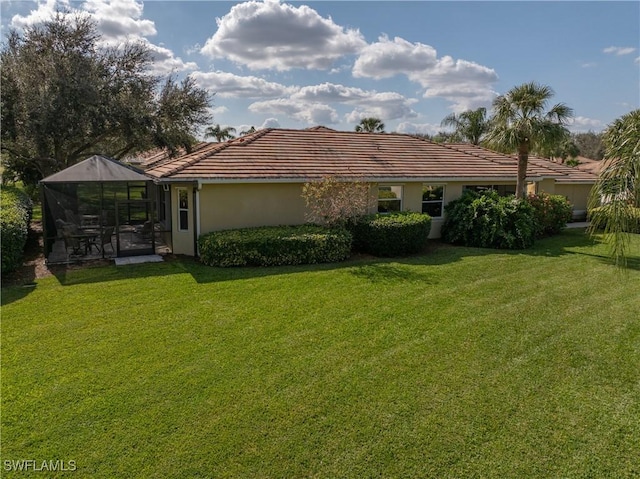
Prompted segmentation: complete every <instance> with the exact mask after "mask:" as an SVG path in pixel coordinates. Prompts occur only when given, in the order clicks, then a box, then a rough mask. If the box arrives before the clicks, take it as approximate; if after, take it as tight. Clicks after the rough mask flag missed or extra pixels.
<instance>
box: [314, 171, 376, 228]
mask: <svg viewBox="0 0 640 479" xmlns="http://www.w3.org/2000/svg"><path fill="white" fill-rule="evenodd" d="M370 189H371V187H370V185H369V183H365V182H364V181H361V180H358V179H351V180H349V179H346V178H339V177H335V176H327V177H325V178H323V179H322V180H320V181H314V182H309V183H305V185H304V186H303V187H302V197H303V198H304V201H305V203H306V205H307V208H308V210H309V211H308V213H307V220H309V221H311V222H313V223H318V224H321V225H325V226H342V225H346V224H348V223H353V222H355V221H356V220H357V218H358V217H360V216H362V215H365V214H366V213H367V211H369V209H370V208H371V207H373V206H374V205H375V203H376V199H375V198H374V197H372V196H371V193H370Z"/></svg>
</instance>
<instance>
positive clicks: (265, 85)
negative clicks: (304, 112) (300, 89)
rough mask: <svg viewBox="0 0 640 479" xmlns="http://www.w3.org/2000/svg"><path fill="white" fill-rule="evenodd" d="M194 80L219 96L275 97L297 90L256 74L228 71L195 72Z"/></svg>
mask: <svg viewBox="0 0 640 479" xmlns="http://www.w3.org/2000/svg"><path fill="white" fill-rule="evenodd" d="M192 76H193V78H194V80H195V81H196V82H197V83H198V85H200V86H201V87H202V88H206V89H207V90H210V91H212V92H214V93H216V94H217V95H220V96H221V97H238V98H277V97H281V96H286V95H289V94H291V93H293V92H295V91H296V90H297V88H296V87H288V86H285V85H281V84H280V83H274V82H269V81H267V80H264V79H263V78H259V77H256V76H239V75H234V74H233V73H228V72H221V71H216V72H195V73H193V75H192Z"/></svg>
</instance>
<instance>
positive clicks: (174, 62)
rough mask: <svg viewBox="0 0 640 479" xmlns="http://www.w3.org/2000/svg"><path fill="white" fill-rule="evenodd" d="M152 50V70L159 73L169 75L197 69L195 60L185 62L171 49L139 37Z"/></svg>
mask: <svg viewBox="0 0 640 479" xmlns="http://www.w3.org/2000/svg"><path fill="white" fill-rule="evenodd" d="M139 41H141V42H142V43H144V44H145V45H146V47H147V48H148V49H149V51H150V52H151V58H152V59H153V65H152V67H151V72H152V73H155V74H159V75H167V74H170V73H172V72H174V71H186V70H197V69H198V65H197V64H196V63H195V62H184V61H182V59H181V58H179V57H176V56H175V55H174V54H173V52H172V51H171V50H169V49H168V48H164V47H161V46H158V45H154V44H153V43H150V42H149V41H148V40H147V39H146V38H142V39H139Z"/></svg>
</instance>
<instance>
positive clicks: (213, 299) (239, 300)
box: [1, 230, 640, 478]
mask: <svg viewBox="0 0 640 479" xmlns="http://www.w3.org/2000/svg"><path fill="white" fill-rule="evenodd" d="M633 244H634V248H635V249H634V253H633V254H634V256H633V257H632V258H631V261H630V266H631V268H630V269H629V271H628V272H627V273H620V271H619V270H617V269H616V268H614V267H612V266H611V265H610V264H609V263H608V261H607V260H606V259H604V257H603V256H604V255H605V253H606V247H605V246H604V245H602V244H599V243H595V244H594V243H592V241H591V240H589V239H588V238H587V237H586V236H585V235H584V234H583V232H582V231H577V230H573V231H568V232H566V233H563V234H562V235H560V236H558V237H556V238H551V239H547V240H543V241H539V242H538V243H537V245H536V247H534V248H533V249H531V250H528V251H520V252H499V251H490V250H482V249H472V248H455V247H449V246H444V245H436V246H433V247H432V251H430V252H429V254H426V255H423V256H414V257H410V258H403V259H400V260H371V259H361V260H355V261H352V262H348V263H344V264H336V265H324V266H313V267H310V266H309V267H280V268H269V269H259V268H247V269H217V268H208V267H204V266H202V265H199V264H197V263H195V262H193V261H190V260H178V261H172V262H167V263H163V264H148V265H138V266H130V267H119V268H116V267H106V268H92V269H85V270H79V271H70V272H67V273H61V274H59V275H58V276H57V277H52V278H48V279H44V280H39V281H38V282H37V285H36V286H35V287H33V288H24V287H23V288H20V287H13V288H6V289H3V291H2V301H3V307H2V320H3V321H2V331H1V333H2V353H3V354H2V458H1V459H2V464H3V465H4V464H5V463H4V461H5V460H17V459H35V460H38V461H42V460H66V461H69V460H74V461H76V464H77V471H76V472H74V473H67V474H68V475H72V476H73V477H97V478H117V477H123V478H125V477H126V478H131V477H144V478H155V477H162V478H165V477H184V478H196V477H216V478H225V477H229V478H231V477H234V478H237V477H264V478H272V477H286V478H296V477H319V478H338V477H345V478H347V477H353V478H363V477H437V478H449V477H450V478H459V477H500V478H503V477H518V478H520V477H535V478H539V477H567V478H573V477H637V476H638V475H640V459H639V456H638V450H639V447H640V421H638V418H639V417H640V321H639V320H638V312H639V311H640V294H638V292H639V291H640V255H639V254H638V253H637V252H638V251H639V250H640V236H637V235H636V236H635V237H634V243H633ZM58 475H59V477H64V476H65V473H58ZM23 476H24V473H22V475H20V474H16V476H12V475H11V473H10V472H7V471H4V475H3V477H23ZM52 476H54V477H57V476H55V474H52Z"/></svg>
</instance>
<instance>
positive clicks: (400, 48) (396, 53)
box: [353, 36, 437, 80]
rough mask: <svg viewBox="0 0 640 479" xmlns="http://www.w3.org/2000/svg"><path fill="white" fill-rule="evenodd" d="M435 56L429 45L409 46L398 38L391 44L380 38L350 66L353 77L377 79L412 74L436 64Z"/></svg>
mask: <svg viewBox="0 0 640 479" xmlns="http://www.w3.org/2000/svg"><path fill="white" fill-rule="evenodd" d="M436 56H437V55H436V50H435V49H434V48H433V47H431V46H430V45H424V44H422V43H410V42H408V41H406V40H404V39H402V38H400V37H395V38H394V39H393V41H392V40H389V38H388V37H387V36H381V37H380V38H379V39H378V41H377V42H376V43H372V44H370V45H367V46H366V47H365V48H364V49H363V50H362V51H361V52H360V56H359V57H358V58H357V60H356V62H355V64H354V65H353V76H354V77H356V78H359V77H360V78H362V77H366V78H375V79H378V80H379V79H381V78H389V77H392V76H394V75H398V74H401V73H404V74H405V75H411V74H413V73H419V72H423V71H425V70H427V69H428V68H430V67H431V66H433V65H435V63H436Z"/></svg>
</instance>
